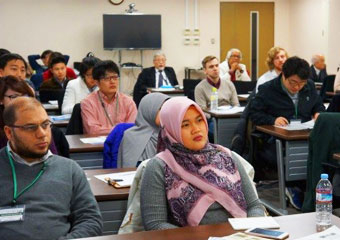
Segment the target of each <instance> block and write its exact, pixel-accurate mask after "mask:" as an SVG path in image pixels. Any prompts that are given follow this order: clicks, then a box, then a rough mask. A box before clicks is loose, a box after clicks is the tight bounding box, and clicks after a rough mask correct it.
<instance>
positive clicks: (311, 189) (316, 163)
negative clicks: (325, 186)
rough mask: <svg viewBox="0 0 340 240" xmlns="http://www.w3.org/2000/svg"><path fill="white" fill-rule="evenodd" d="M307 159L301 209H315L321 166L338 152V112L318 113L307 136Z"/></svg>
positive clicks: (339, 124) (329, 161)
mask: <svg viewBox="0 0 340 240" xmlns="http://www.w3.org/2000/svg"><path fill="white" fill-rule="evenodd" d="M308 151H309V154H308V161H307V189H306V194H305V199H304V202H303V207H302V210H303V211H304V212H309V211H314V209H315V187H316V184H317V183H318V181H319V180H320V175H321V173H324V172H325V168H324V167H323V166H324V165H325V164H327V165H329V164H331V163H332V162H333V154H334V153H339V152H340V113H331V112H329V113H320V115H319V117H318V119H317V121H316V122H315V126H314V128H313V130H312V132H311V133H310V136H309V149H308Z"/></svg>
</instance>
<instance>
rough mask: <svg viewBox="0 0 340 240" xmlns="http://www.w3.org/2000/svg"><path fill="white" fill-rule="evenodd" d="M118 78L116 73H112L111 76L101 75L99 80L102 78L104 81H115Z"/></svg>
mask: <svg viewBox="0 0 340 240" xmlns="http://www.w3.org/2000/svg"><path fill="white" fill-rule="evenodd" d="M118 79H119V76H118V75H112V76H105V77H102V78H101V79H100V80H104V81H105V82H109V81H117V80H118Z"/></svg>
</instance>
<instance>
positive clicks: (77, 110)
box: [66, 103, 83, 135]
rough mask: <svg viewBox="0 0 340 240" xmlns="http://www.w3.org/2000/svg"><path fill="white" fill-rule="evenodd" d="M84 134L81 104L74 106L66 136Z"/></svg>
mask: <svg viewBox="0 0 340 240" xmlns="http://www.w3.org/2000/svg"><path fill="white" fill-rule="evenodd" d="M75 134H83V120H82V118H81V107H80V103H77V104H76V105H74V107H73V110H72V114H71V118H70V121H69V123H68V125H67V128H66V135H75Z"/></svg>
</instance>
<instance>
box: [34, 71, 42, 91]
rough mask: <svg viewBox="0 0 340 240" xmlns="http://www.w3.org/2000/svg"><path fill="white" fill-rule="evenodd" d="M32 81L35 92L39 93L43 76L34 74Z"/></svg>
mask: <svg viewBox="0 0 340 240" xmlns="http://www.w3.org/2000/svg"><path fill="white" fill-rule="evenodd" d="M31 81H32V83H33V84H34V88H35V90H37V91H39V88H40V85H41V84H42V82H43V76H42V74H33V75H32V77H31Z"/></svg>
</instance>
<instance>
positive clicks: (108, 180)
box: [105, 177, 123, 185]
mask: <svg viewBox="0 0 340 240" xmlns="http://www.w3.org/2000/svg"><path fill="white" fill-rule="evenodd" d="M105 180H106V181H107V184H109V185H112V183H115V182H121V181H123V179H111V178H109V177H106V178H105Z"/></svg>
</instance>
